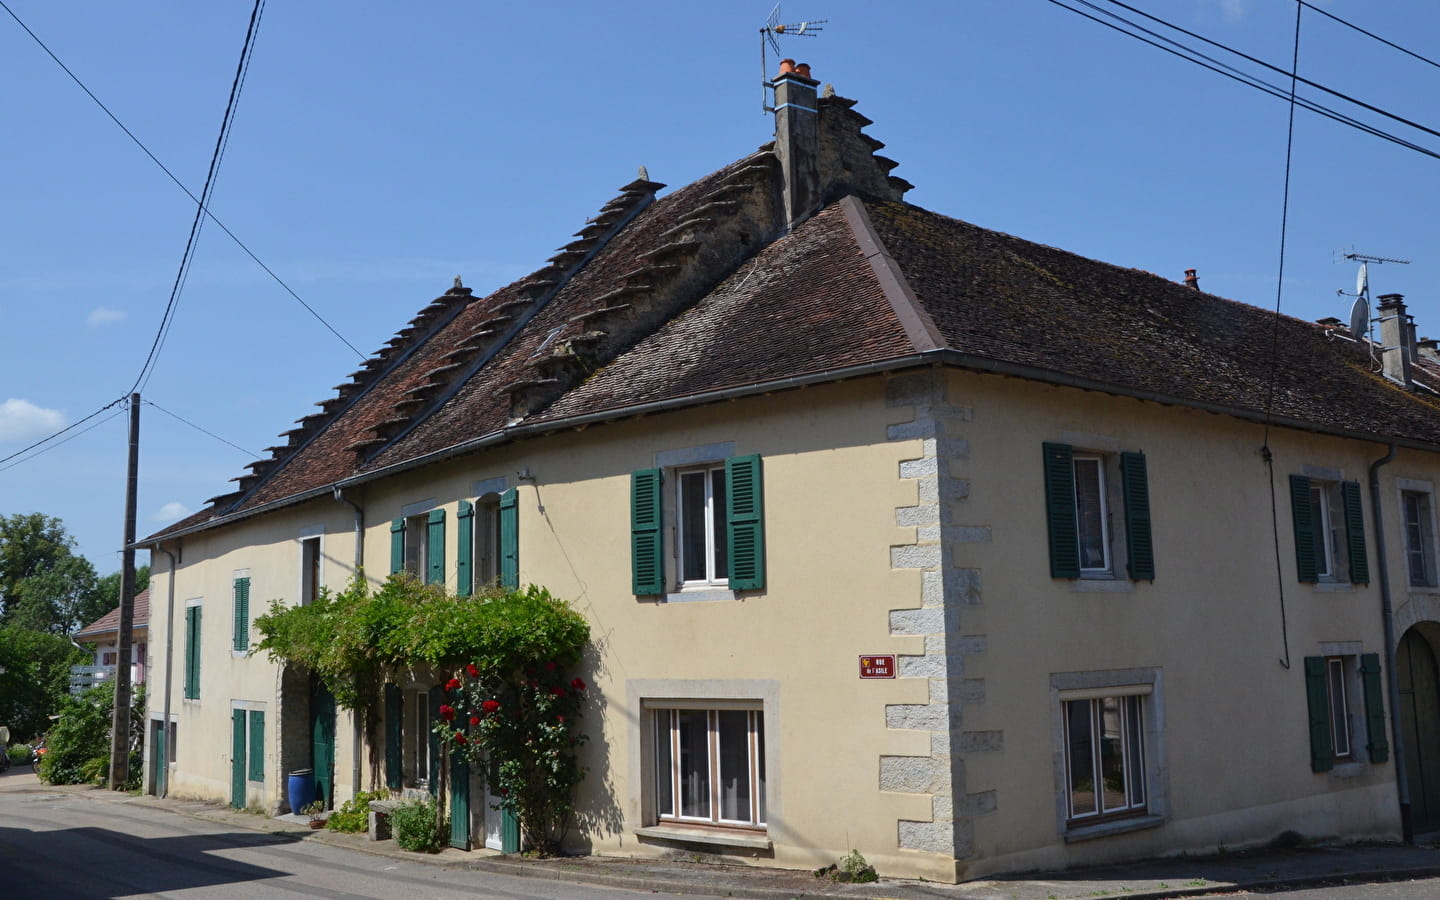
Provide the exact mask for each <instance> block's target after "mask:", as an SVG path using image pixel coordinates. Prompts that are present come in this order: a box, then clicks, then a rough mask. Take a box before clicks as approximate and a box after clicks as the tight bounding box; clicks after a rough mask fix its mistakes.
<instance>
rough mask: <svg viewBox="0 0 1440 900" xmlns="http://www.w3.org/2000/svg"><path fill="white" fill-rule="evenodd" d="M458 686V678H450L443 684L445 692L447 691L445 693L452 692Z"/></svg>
mask: <svg viewBox="0 0 1440 900" xmlns="http://www.w3.org/2000/svg"><path fill="white" fill-rule="evenodd" d="M459 686H460V679H458V678H452V679H450V680H449V681H447V682H445V690H447V691H453V690H455V689H456V688H458V687H459Z"/></svg>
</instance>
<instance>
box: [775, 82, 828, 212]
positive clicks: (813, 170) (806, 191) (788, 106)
mask: <svg viewBox="0 0 1440 900" xmlns="http://www.w3.org/2000/svg"><path fill="white" fill-rule="evenodd" d="M770 85H771V87H773V88H774V89H775V155H776V156H777V157H778V158H779V160H780V171H781V177H782V179H783V182H784V189H785V227H786V228H787V229H789V228H793V227H795V225H797V224H799V223H800V222H801V221H802V220H804V219H805V218H806V217H808V216H809V215H810V214H811V213H812V212H814V211H815V210H816V209H817V208H818V207H819V206H820V123H819V121H818V112H819V110H818V108H817V107H816V96H815V89H816V88H817V87H819V85H820V82H818V81H816V80H815V79H813V78H811V77H810V66H809V65H807V64H805V63H801V64H800V65H796V64H795V60H793V59H782V60H781V61H780V74H778V75H776V76H775V80H774V81H772V82H771V83H770Z"/></svg>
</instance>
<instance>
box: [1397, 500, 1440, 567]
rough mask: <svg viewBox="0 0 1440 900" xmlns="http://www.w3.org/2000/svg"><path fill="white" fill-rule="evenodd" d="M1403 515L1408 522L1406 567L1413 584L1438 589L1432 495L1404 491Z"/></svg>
mask: <svg viewBox="0 0 1440 900" xmlns="http://www.w3.org/2000/svg"><path fill="white" fill-rule="evenodd" d="M1400 513H1401V515H1402V516H1403V517H1404V520H1405V568H1406V571H1407V573H1408V574H1409V576H1410V584H1411V585H1414V586H1415V587H1435V586H1436V576H1435V518H1434V515H1435V513H1434V505H1433V503H1432V501H1431V498H1430V492H1429V491H1422V490H1402V491H1401V492H1400Z"/></svg>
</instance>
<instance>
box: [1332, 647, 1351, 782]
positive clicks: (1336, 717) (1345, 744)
mask: <svg viewBox="0 0 1440 900" xmlns="http://www.w3.org/2000/svg"><path fill="white" fill-rule="evenodd" d="M1356 671H1357V667H1356V664H1355V657H1353V656H1327V657H1325V694H1326V699H1327V700H1328V702H1329V711H1330V747H1331V750H1332V751H1333V753H1334V756H1335V758H1336V759H1337V760H1348V759H1349V758H1350V756H1351V750H1350V747H1351V740H1350V738H1351V735H1352V734H1353V733H1354V724H1353V722H1352V721H1351V718H1352V717H1351V712H1350V691H1349V690H1348V684H1347V683H1348V682H1349V681H1350V680H1351V678H1352V677H1353V673H1354V672H1356Z"/></svg>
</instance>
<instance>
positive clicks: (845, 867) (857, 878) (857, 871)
mask: <svg viewBox="0 0 1440 900" xmlns="http://www.w3.org/2000/svg"><path fill="white" fill-rule="evenodd" d="M814 875H815V877H816V878H829V879H830V880H831V881H850V882H855V883H857V884H865V883H867V882H871V881H879V880H880V876H879V875H877V874H875V867H874V866H872V865H870V864H869V863H867V862H866V861H865V857H864V856H862V855H861V854H860V851H859V850H851V851H850V852H849V853H847V854H845V855H844V856H842V857H840V862H839V864H838V865H837V864H834V863H832V864H831V865H828V866H826V867H824V868H823V869H816V870H815V872H814Z"/></svg>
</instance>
